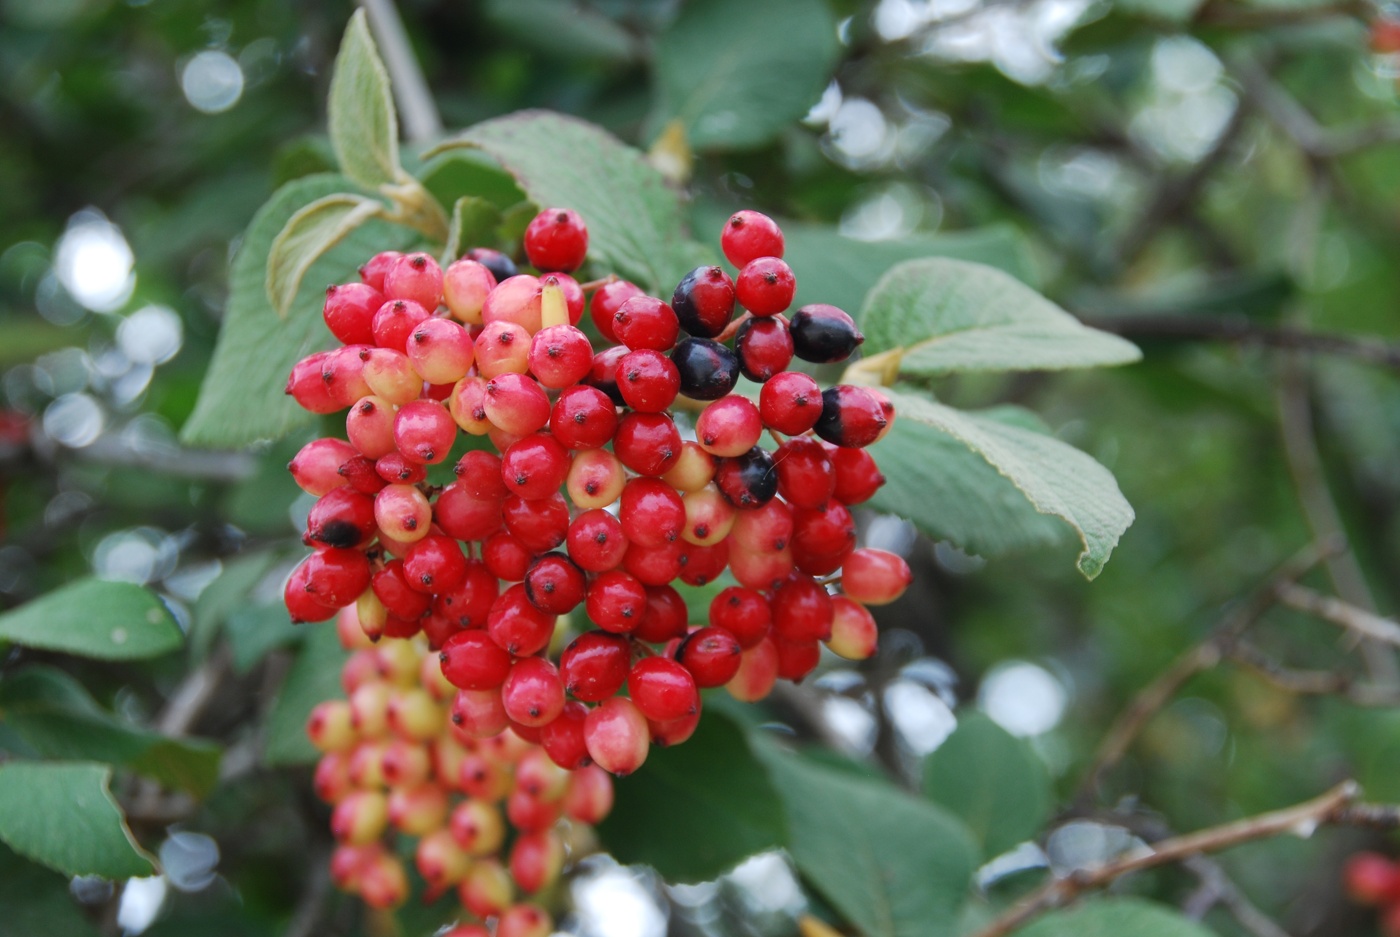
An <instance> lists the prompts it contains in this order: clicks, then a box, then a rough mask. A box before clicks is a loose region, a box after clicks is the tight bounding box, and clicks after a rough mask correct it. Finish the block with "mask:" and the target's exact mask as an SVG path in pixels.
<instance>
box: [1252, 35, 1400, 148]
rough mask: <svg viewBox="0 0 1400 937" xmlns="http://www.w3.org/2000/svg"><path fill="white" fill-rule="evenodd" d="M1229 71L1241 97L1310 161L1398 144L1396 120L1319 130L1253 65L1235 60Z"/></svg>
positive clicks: (1304, 111) (1399, 128)
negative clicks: (1247, 99) (1241, 91)
mask: <svg viewBox="0 0 1400 937" xmlns="http://www.w3.org/2000/svg"><path fill="white" fill-rule="evenodd" d="M1233 71H1234V74H1235V77H1236V78H1237V79H1238V80H1239V82H1240V87H1241V89H1242V90H1243V91H1244V93H1245V95H1246V96H1247V97H1249V99H1250V100H1251V101H1252V102H1253V103H1254V104H1256V105H1257V106H1258V108H1259V110H1260V111H1262V112H1263V113H1264V115H1265V116H1266V117H1268V118H1269V120H1270V121H1272V122H1273V123H1274V124H1275V125H1276V126H1277V127H1278V128H1279V129H1280V130H1282V131H1283V132H1284V134H1285V135H1286V136H1287V137H1288V138H1289V139H1290V140H1292V141H1293V143H1294V144H1295V145H1296V146H1297V147H1298V148H1299V149H1300V150H1302V151H1303V153H1304V154H1305V155H1306V156H1308V157H1310V158H1311V159H1316V160H1323V159H1335V158H1337V157H1339V156H1346V155H1348V154H1350V153H1355V152H1357V151H1359V150H1364V149H1367V148H1369V147H1373V146H1381V145H1383V144H1386V143H1395V142H1397V141H1400V121H1394V120H1382V121H1378V122H1376V123H1372V124H1362V125H1360V126H1356V127H1345V128H1338V129H1330V128H1327V127H1323V126H1322V125H1321V124H1319V123H1318V122H1317V120H1316V118H1314V117H1313V116H1312V114H1310V113H1308V110H1307V108H1305V107H1303V105H1301V104H1299V103H1298V101H1297V99H1295V98H1294V97H1293V96H1292V95H1290V94H1289V93H1288V92H1287V91H1285V90H1284V89H1283V88H1281V87H1280V86H1279V85H1278V84H1277V83H1275V82H1274V81H1273V79H1271V78H1270V77H1269V74H1268V72H1267V71H1265V70H1264V68H1263V67H1262V66H1261V65H1259V64H1258V63H1257V62H1253V61H1249V60H1241V61H1237V62H1235V63H1234V66H1233Z"/></svg>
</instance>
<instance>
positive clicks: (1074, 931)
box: [1016, 898, 1214, 937]
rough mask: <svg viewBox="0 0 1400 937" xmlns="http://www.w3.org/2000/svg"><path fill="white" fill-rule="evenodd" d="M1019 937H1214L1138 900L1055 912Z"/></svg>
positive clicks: (1089, 903)
mask: <svg viewBox="0 0 1400 937" xmlns="http://www.w3.org/2000/svg"><path fill="white" fill-rule="evenodd" d="M1016 933H1017V935H1018V937H1127V935H1129V934H1131V935H1132V937H1212V935H1213V933H1214V932H1213V931H1210V930H1207V929H1206V928H1205V927H1202V926H1201V925H1200V924H1198V923H1196V922H1195V921H1192V920H1190V919H1189V918H1186V917H1183V916H1182V915H1181V914H1180V913H1178V912H1176V911H1174V910H1172V909H1170V908H1166V907H1163V906H1162V905H1158V904H1153V903H1152V902H1150V901H1142V900H1141V899H1138V898H1100V899H1096V900H1093V901H1086V902H1085V903H1084V904H1081V905H1078V906H1077V907H1073V908H1069V909H1068V910H1065V911H1052V912H1050V913H1049V914H1046V915H1045V916H1044V917H1040V918H1037V919H1036V920H1034V921H1032V922H1031V923H1030V924H1027V925H1026V926H1025V927H1024V928H1022V929H1021V930H1019V931H1017V932H1016Z"/></svg>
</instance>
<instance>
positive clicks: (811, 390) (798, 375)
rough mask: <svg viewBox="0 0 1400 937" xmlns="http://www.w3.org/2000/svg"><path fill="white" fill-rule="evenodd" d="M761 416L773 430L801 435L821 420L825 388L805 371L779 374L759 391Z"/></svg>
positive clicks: (791, 434)
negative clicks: (822, 388) (804, 372)
mask: <svg viewBox="0 0 1400 937" xmlns="http://www.w3.org/2000/svg"><path fill="white" fill-rule="evenodd" d="M758 413H759V416H761V417H762V418H763V424H764V425H765V426H767V427H768V428H769V429H772V430H776V431H777V432H779V433H786V434H788V435H789V436H799V435H801V434H802V433H805V432H807V430H809V429H811V428H812V427H813V426H815V425H816V423H817V420H819V419H821V415H822V390H821V385H819V384H818V383H817V382H816V379H815V378H813V377H812V376H811V375H809V374H803V373H802V372H801V371H785V372H784V373H782V374H776V375H774V376H773V377H772V378H771V379H770V380H769V381H768V383H766V384H764V385H763V389H762V390H761V391H759V394H758Z"/></svg>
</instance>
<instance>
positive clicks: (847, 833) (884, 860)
mask: <svg viewBox="0 0 1400 937" xmlns="http://www.w3.org/2000/svg"><path fill="white" fill-rule="evenodd" d="M759 753H760V756H761V757H762V758H763V761H764V762H765V763H766V764H767V765H768V768H769V771H770V773H771V776H772V779H773V783H774V784H775V785H776V787H777V789H778V790H779V791H780V792H781V793H782V796H783V809H784V811H785V812H786V814H787V821H788V829H789V831H790V837H789V844H788V852H789V853H790V854H791V855H792V858H793V861H794V862H796V863H797V867H798V869H799V870H800V871H801V872H802V876H803V877H804V878H805V879H807V880H808V881H809V882H811V884H812V885H813V886H814V887H815V888H816V889H817V891H819V892H821V894H822V897H824V898H825V899H826V900H827V901H828V902H830V903H831V906H832V907H833V908H834V909H835V910H836V911H837V912H839V913H840V914H841V915H842V916H843V917H844V918H845V919H846V920H847V921H848V922H850V923H851V924H852V925H854V926H855V928H856V929H857V931H859V933H861V934H862V935H865V937H945V935H952V934H954V933H955V932H956V925H957V911H958V908H959V907H961V906H962V903H963V900H964V899H965V898H966V897H967V890H968V887H969V885H970V884H971V881H972V873H973V870H974V869H976V867H977V847H976V846H975V845H974V844H973V841H972V837H971V835H970V834H969V833H968V831H967V830H966V828H964V827H963V826H962V824H960V823H959V822H958V821H957V819H956V818H954V817H952V816H951V815H949V814H948V813H946V812H945V811H944V810H943V809H942V808H940V807H936V806H934V805H933V804H931V803H929V802H928V801H925V800H919V799H917V798H914V797H911V796H909V795H908V794H906V793H904V792H903V791H901V790H899V789H897V788H895V787H894V786H893V785H890V784H887V783H884V782H881V781H872V780H868V779H865V778H862V777H859V776H857V775H855V774H853V773H851V772H848V771H842V770H836V769H832V768H829V767H825V766H823V765H819V764H817V763H816V762H813V761H811V760H810V759H807V758H802V757H799V756H796V755H791V754H787V753H784V752H781V751H778V750H777V749H776V748H775V747H773V746H771V745H765V746H763V747H762V748H760V749H759ZM620 801H621V798H619V802H620Z"/></svg>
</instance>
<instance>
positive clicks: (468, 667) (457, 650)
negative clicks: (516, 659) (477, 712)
mask: <svg viewBox="0 0 1400 937" xmlns="http://www.w3.org/2000/svg"><path fill="white" fill-rule="evenodd" d="M438 660H439V661H441V663H442V675H443V676H444V677H446V678H447V682H448V683H451V684H452V685H453V686H455V687H457V688H458V689H459V690H490V689H493V688H494V687H498V686H500V685H501V684H502V683H504V682H505V679H506V675H507V674H508V673H510V654H508V653H506V651H504V650H502V649H501V648H500V647H499V646H498V645H497V644H496V642H494V641H492V640H491V638H490V636H489V635H487V634H486V632H484V631H459V632H457V633H456V634H454V635H453V636H452V637H450V638H448V639H447V641H446V642H445V643H444V644H443V646H442V650H441V651H440V652H439V653H438Z"/></svg>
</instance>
